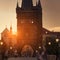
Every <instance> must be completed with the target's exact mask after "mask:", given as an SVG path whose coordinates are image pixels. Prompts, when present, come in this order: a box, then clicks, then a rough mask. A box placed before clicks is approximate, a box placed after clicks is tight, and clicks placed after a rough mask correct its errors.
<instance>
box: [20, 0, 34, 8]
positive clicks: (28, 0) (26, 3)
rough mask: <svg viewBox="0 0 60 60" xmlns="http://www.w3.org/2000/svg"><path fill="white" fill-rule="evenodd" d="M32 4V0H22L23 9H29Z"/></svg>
mask: <svg viewBox="0 0 60 60" xmlns="http://www.w3.org/2000/svg"><path fill="white" fill-rule="evenodd" d="M32 6H33V2H32V0H22V6H21V7H22V8H23V9H31V8H32Z"/></svg>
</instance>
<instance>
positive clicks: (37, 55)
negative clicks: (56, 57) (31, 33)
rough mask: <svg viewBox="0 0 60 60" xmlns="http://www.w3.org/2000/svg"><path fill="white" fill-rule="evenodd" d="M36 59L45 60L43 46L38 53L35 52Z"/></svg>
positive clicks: (45, 54)
mask: <svg viewBox="0 0 60 60" xmlns="http://www.w3.org/2000/svg"><path fill="white" fill-rule="evenodd" d="M36 57H37V59H38V60H47V53H46V49H45V47H44V46H43V47H42V48H41V49H40V51H37V53H36Z"/></svg>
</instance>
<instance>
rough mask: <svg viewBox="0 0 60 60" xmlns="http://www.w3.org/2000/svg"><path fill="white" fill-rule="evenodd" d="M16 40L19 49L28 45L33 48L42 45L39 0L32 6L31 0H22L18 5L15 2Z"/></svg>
mask: <svg viewBox="0 0 60 60" xmlns="http://www.w3.org/2000/svg"><path fill="white" fill-rule="evenodd" d="M16 14H17V33H18V36H17V41H18V46H19V48H20V49H22V47H23V46H24V45H30V46H31V47H32V48H33V49H34V50H36V49H38V48H39V46H41V45H42V7H41V3H40V0H38V2H37V5H36V6H33V2H32V0H22V5H21V7H19V5H18V3H17V7H16Z"/></svg>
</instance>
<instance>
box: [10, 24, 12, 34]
mask: <svg viewBox="0 0 60 60" xmlns="http://www.w3.org/2000/svg"><path fill="white" fill-rule="evenodd" d="M10 33H12V24H11V26H10Z"/></svg>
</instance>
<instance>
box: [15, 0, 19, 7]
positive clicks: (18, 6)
mask: <svg viewBox="0 0 60 60" xmlns="http://www.w3.org/2000/svg"><path fill="white" fill-rule="evenodd" d="M18 7H19V4H18V0H17V6H16V8H18Z"/></svg>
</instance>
